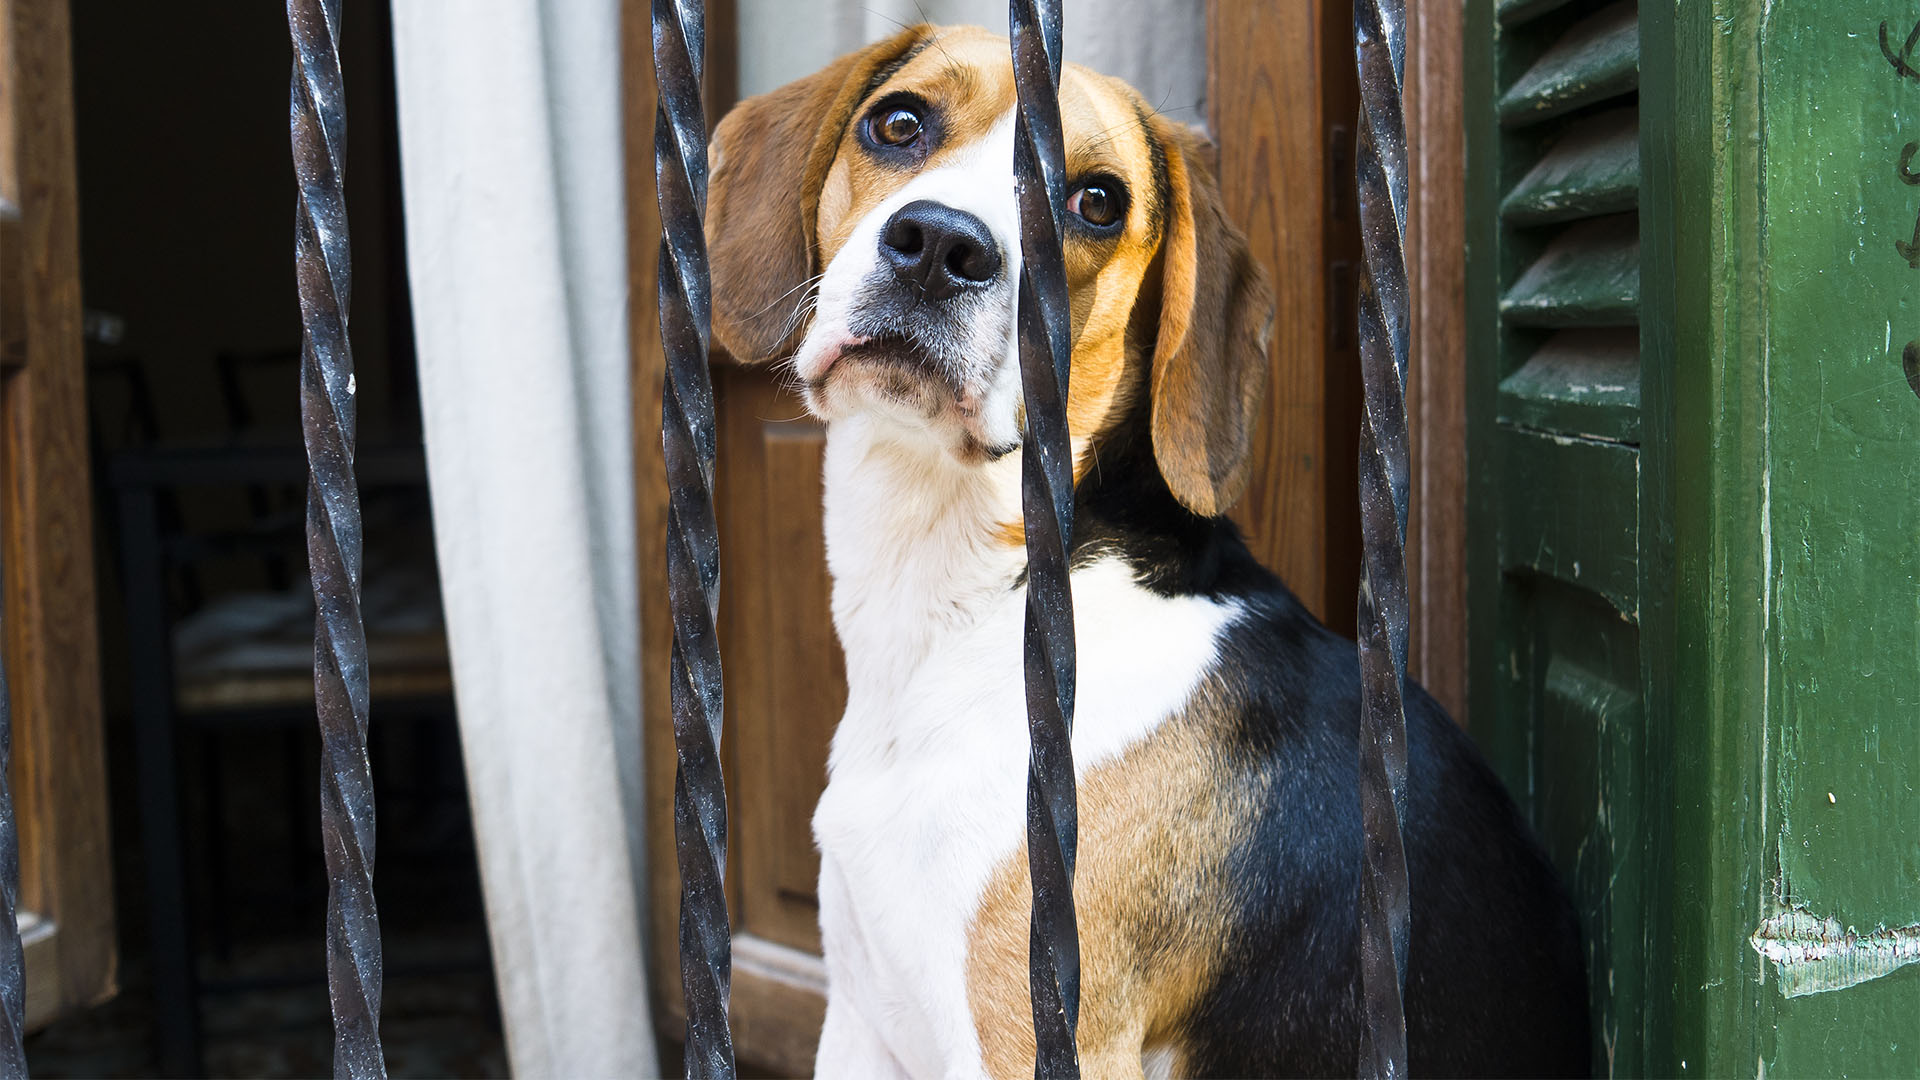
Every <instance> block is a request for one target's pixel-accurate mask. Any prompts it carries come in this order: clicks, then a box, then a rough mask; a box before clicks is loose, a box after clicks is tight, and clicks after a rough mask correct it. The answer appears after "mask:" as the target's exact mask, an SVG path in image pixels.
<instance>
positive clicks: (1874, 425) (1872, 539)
mask: <svg viewBox="0 0 1920 1080" xmlns="http://www.w3.org/2000/svg"><path fill="white" fill-rule="evenodd" d="M1894 11H1898V12H1900V17H1899V19H1898V21H1897V22H1894V23H1892V24H1890V25H1889V26H1888V28H1887V30H1886V31H1885V32H1886V34H1887V35H1888V38H1889V43H1890V45H1891V47H1892V49H1893V50H1894V51H1895V52H1896V55H1897V54H1898V53H1899V51H1900V50H1901V46H1902V43H1903V42H1905V41H1906V40H1907V39H1908V36H1909V34H1910V33H1911V32H1912V31H1914V30H1915V28H1916V22H1917V21H1920V12H1915V11H1914V10H1913V9H1912V8H1911V7H1910V6H1909V7H1905V8H1899V7H1896V8H1895V9H1894ZM1892 13H1893V12H1881V11H1877V10H1875V11H1868V10H1865V9H1863V8H1861V7H1860V6H1858V5H1853V4H1821V5H1815V4H1808V3H1797V4H1795V3H1789V4H1784V5H1778V6H1777V7H1775V9H1774V10H1773V11H1771V12H1770V13H1769V17H1768V18H1766V19H1764V20H1762V21H1761V26H1760V30H1759V33H1760V43H1759V50H1760V57H1761V61H1760V73H1761V79H1762V95H1763V97H1762V100H1763V102H1764V103H1765V112H1764V114H1763V118H1762V130H1763V131H1764V133H1765V142H1764V144H1763V146H1764V156H1765V164H1764V178H1765V183H1766V190H1767V199H1766V202H1765V204H1764V209H1763V216H1762V220H1761V228H1762V230H1763V233H1762V236H1763V243H1764V244H1765V249H1766V252H1767V258H1766V265H1767V271H1768V272H1767V276H1766V279H1765V292H1764V294H1763V296H1762V300H1763V302H1764V305H1765V316H1764V318H1765V326H1766V329H1767V342H1766V349H1767V351H1766V353H1765V354H1764V355H1765V360H1764V364H1765V370H1766V372H1767V387H1768V396H1767V410H1766V417H1767V423H1768V430H1769V439H1768V442H1767V446H1766V461H1767V475H1768V477H1769V479H1770V485H1769V500H1768V508H1767V518H1766V520H1767V524H1768V525H1769V531H1768V535H1769V540H1770V542H1769V543H1768V546H1767V550H1768V554H1769V558H1770V560H1771V568H1770V574H1769V580H1768V582H1767V586H1768V599H1769V604H1768V608H1769V621H1768V627H1767V631H1768V633H1767V644H1768V646H1769V650H1768V651H1769V654H1770V655H1769V662H1770V666H1771V668H1772V675H1773V678H1774V684H1773V685H1774V688H1775V689H1774V692H1773V693H1772V694H1771V695H1770V697H1769V700H1768V702H1767V716H1766V720H1767V729H1768V744H1769V750H1770V756H1769V761H1768V765H1769V769H1770V773H1771V775H1770V776H1768V777H1767V782H1768V783H1769V785H1770V788H1771V791H1770V794H1771V799H1770V800H1769V803H1768V806H1767V822H1766V829H1767V835H1766V837H1765V840H1766V841H1767V843H1766V844H1765V847H1766V848H1768V849H1770V850H1771V852H1772V853H1773V854H1774V856H1775V858H1776V859H1777V860H1778V861H1777V865H1775V866H1773V867H1771V869H1772V870H1774V871H1775V872H1776V873H1777V880H1778V883H1779V890H1780V893H1779V896H1777V897H1776V898H1775V899H1776V900H1777V901H1778V902H1779V903H1780V904H1781V905H1783V906H1787V907H1792V908H1798V909H1802V910H1804V911H1806V912H1809V913H1811V914H1812V915H1813V916H1815V917H1816V918H1818V919H1821V920H1825V919H1834V920H1836V921H1837V923H1838V925H1839V926H1840V927H1842V928H1846V929H1849V930H1855V931H1858V932H1859V933H1861V934H1866V933H1869V932H1871V931H1873V930H1874V929H1876V928H1889V929H1894V928H1909V929H1908V931H1907V933H1908V934H1909V935H1910V940H1912V941H1913V943H1914V946H1915V947H1914V949H1913V951H1912V955H1913V957H1914V958H1915V959H1917V960H1920V399H1916V397H1915V395H1914V392H1913V391H1912V390H1911V389H1910V388H1909V387H1908V385H1907V377H1906V375H1905V373H1904V372H1903V370H1902V354H1903V352H1905V351H1906V350H1908V349H1909V348H1913V349H1915V350H1916V351H1920V345H1916V346H1910V345H1909V343H1910V342H1916V341H1920V307H1917V306H1916V300H1920V268H1917V265H1916V264H1920V258H1916V254H1917V253H1916V252H1915V250H1914V245H1915V244H1917V243H1920V187H1916V186H1913V185H1912V184H1911V183H1909V182H1907V181H1905V180H1904V179H1903V178H1902V176H1901V172H1902V161H1901V158H1902V150H1903V148H1904V147H1905V146H1906V144H1908V143H1911V142H1914V141H1920V76H1903V75H1902V74H1901V73H1900V72H1899V71H1898V70H1896V68H1895V66H1894V63H1892V62H1891V61H1890V60H1889V59H1888V58H1887V56H1886V55H1885V54H1884V53H1883V51H1882V49H1881V46H1880V43H1879V37H1880V33H1881V31H1880V24H1881V20H1882V19H1883V18H1885V17H1886V16H1887V15H1889V14H1892ZM1910 62H1911V64H1913V65H1920V57H1911V58H1910ZM1770 989H1771V988H1770ZM1773 1004H1774V1008H1775V1033H1774V1039H1773V1045H1772V1047H1771V1053H1770V1054H1769V1056H1768V1060H1769V1063H1770V1066H1771V1068H1770V1070H1769V1071H1771V1072H1775V1073H1777V1074H1779V1075H1815V1074H1818V1075H1833V1074H1834V1073H1836V1072H1846V1073H1850V1074H1853V1075H1869V1074H1874V1073H1878V1074H1881V1075H1895V1074H1899V1073H1907V1074H1913V1073H1915V1072H1920V964H1914V965H1911V966H1908V967H1905V968H1904V969H1901V970H1895V971H1893V972H1891V973H1890V974H1886V975H1884V976H1883V977H1882V978H1881V979H1880V980H1878V981H1876V982H1874V983H1870V984H1862V985H1860V986H1856V987H1852V988H1835V989H1833V990H1832V991H1831V992H1829V993H1825V994H1819V995H1815V996H1811V997H1799V998H1794V999H1792V1000H1788V999H1786V998H1784V997H1778V998H1776V1000H1775V1001H1774V1003H1773Z"/></svg>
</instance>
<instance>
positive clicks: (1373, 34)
mask: <svg viewBox="0 0 1920 1080" xmlns="http://www.w3.org/2000/svg"><path fill="white" fill-rule="evenodd" d="M1353 41H1354V62H1355V65H1356V67H1357V69H1358V72H1359V76H1360V147H1359V153H1358V154H1357V155H1355V161H1356V162H1357V165H1358V173H1359V176H1358V183H1359V193H1360V200H1359V201H1360V237H1361V245H1362V247H1363V249H1364V251H1365V256H1366V258H1365V266H1364V272H1363V273H1362V275H1361V278H1360V372H1361V380H1362V383H1363V385H1364V389H1363V400H1364V409H1363V412H1362V415H1361V422H1360V519H1361V542H1362V549H1363V552H1364V554H1363V560H1364V565H1363V567H1362V572H1361V576H1360V597H1359V611H1358V629H1359V633H1358V635H1357V636H1358V638H1359V648H1360V683H1361V709H1360V812H1361V824H1362V828H1363V830H1364V834H1365V855H1364V866H1363V869H1362V873H1361V878H1360V973H1361V1003H1362V1026H1361V1034H1360V1047H1359V1073H1360V1075H1361V1076H1371V1077H1393V1078H1399V1077H1404V1076H1406V1075H1407V1024H1406V1013H1405V1010H1404V1008H1403V1004H1402V1000H1401V996H1402V991H1403V990H1404V989H1405V987H1406V971H1407V927H1408V908H1407V902H1408V886H1407V859H1406V850H1405V847H1404V846H1403V843H1402V837H1401V823H1402V821H1403V820H1404V811H1405V802H1406V787H1407V717H1406V710H1405V702H1404V696H1403V691H1404V690H1405V686H1406V678H1407V557H1406V543H1407V401H1406V392H1407V360H1408V355H1407V353H1408V340H1409V335H1408V322H1409V315H1408V312H1409V308H1408V303H1407V259H1406V234H1407V132H1406V113H1405V111H1404V102H1403V96H1402V93H1403V85H1404V81H1403V80H1404V77H1405V73H1406V8H1405V3H1404V0H1356V3H1355V4H1354V8H1353Z"/></svg>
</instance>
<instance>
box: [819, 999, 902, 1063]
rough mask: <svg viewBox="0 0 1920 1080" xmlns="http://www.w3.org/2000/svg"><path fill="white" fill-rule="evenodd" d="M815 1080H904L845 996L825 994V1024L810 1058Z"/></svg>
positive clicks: (873, 1033)
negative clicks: (851, 1079)
mask: <svg viewBox="0 0 1920 1080" xmlns="http://www.w3.org/2000/svg"><path fill="white" fill-rule="evenodd" d="M813 1075H814V1077H815V1080H841V1078H843V1077H856V1076H858V1077H873V1078H874V1080H908V1077H907V1070H906V1069H905V1068H903V1067H902V1066H901V1064H900V1062H899V1060H898V1059H896V1058H895V1057H894V1056H893V1051H891V1050H888V1049H887V1044H886V1043H884V1042H881V1041H880V1035H879V1033H878V1032H876V1031H874V1030H873V1028H872V1027H871V1026H870V1025H869V1024H868V1023H867V1021H866V1018H865V1017H863V1016H861V1015H860V1010H859V1009H857V1008H855V1007H854V1005H853V1003H852V1002H850V1001H848V1000H847V998H846V995H844V994H835V993H832V992H831V991H829V992H828V994H827V1023H826V1026H825V1027H823V1028H822V1029H821V1030H820V1052H819V1054H818V1055H817V1056H816V1057H815V1058H814V1062H813Z"/></svg>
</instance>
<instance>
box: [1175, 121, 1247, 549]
mask: <svg viewBox="0 0 1920 1080" xmlns="http://www.w3.org/2000/svg"><path fill="white" fill-rule="evenodd" d="M1154 127H1155V131H1156V137H1157V138H1158V139H1159V140H1160V143H1161V148H1162V150H1163V151H1164V153H1165V154H1166V161H1167V181H1168V184H1167V186H1168V188H1169V190H1168V193H1167V194H1168V202H1169V203H1170V205H1169V206H1168V207H1167V208H1166V214H1165V218H1166V222H1167V226H1166V228H1167V232H1166V238H1165V239H1164V240H1163V241H1162V243H1161V249H1160V250H1161V258H1162V266H1161V297H1160V328H1159V333H1158V336H1157V337H1156V339H1155V345H1154V353H1153V368H1152V388H1153V389H1152V393H1153V403H1152V408H1153V454H1154V458H1155V459H1156V460H1157V461H1158V462H1159V464H1160V474H1161V476H1163V477H1165V478H1166V481H1167V487H1168V488H1169V489H1170V490H1171V491H1172V492H1173V496H1174V498H1176V499H1178V500H1180V503H1181V504H1182V505H1183V506H1185V507H1186V508H1187V509H1189V510H1192V511H1193V512H1194V513H1196V514H1201V515H1203V516H1207V517H1213V516H1215V515H1218V514H1224V513H1226V512H1227V510H1228V509H1229V508H1231V507H1232V506H1233V504H1234V502H1235V501H1236V500H1237V499H1239V498H1240V495H1241V493H1242V491H1244V490H1245V488H1246V485H1247V472H1248V469H1249V467H1250V462H1249V452H1250V450H1251V447H1252V444H1253V434H1254V425H1255V423H1256V422H1257V421H1258V419H1259V415H1260V405H1261V400H1262V398H1263V397H1264V396H1265V394H1266V388H1267V339H1268V336H1269V334H1270V333H1271V331H1272V329H1273V286H1272V284H1271V283H1270V282H1269V281H1268V280H1267V275H1266V272H1265V271H1264V270H1262V269H1261V267H1260V264H1259V262H1257V261H1256V260H1255V259H1254V258H1253V255H1252V253H1250V252H1249V251H1248V250H1247V238H1246V236H1245V235H1244V234H1242V233H1241V232H1240V230H1239V229H1237V228H1235V227H1234V225H1233V223H1232V222H1229V221H1228V220H1227V219H1226V216H1225V215H1224V214H1223V213H1222V211H1221V207H1220V188H1219V185H1218V184H1217V183H1216V182H1215V181H1214V178H1213V175H1212V173H1211V172H1209V171H1208V169H1207V166H1206V165H1205V163H1204V162H1203V161H1202V158H1201V154H1202V152H1203V149H1204V145H1205V144H1204V141H1203V139H1202V138H1201V136H1199V135H1197V134H1195V133H1193V132H1192V131H1190V130H1189V129H1187V128H1185V127H1183V126H1179V125H1175V124H1172V123H1169V122H1167V121H1165V120H1160V119H1156V121H1155V124H1154Z"/></svg>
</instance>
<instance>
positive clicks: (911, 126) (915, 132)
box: [867, 109, 920, 146]
mask: <svg viewBox="0 0 1920 1080" xmlns="http://www.w3.org/2000/svg"><path fill="white" fill-rule="evenodd" d="M867 123H868V124H869V125H870V128H869V131H870V133H871V134H872V135H873V141H874V142H877V143H879V144H880V145H882V146H905V145H906V144H908V143H910V142H912V141H913V140H915V139H917V138H919V137H920V117H919V116H918V115H917V114H916V113H914V112H913V110H911V109H888V110H887V111H886V112H883V113H876V114H874V117H873V119H872V120H869V121H867Z"/></svg>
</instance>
